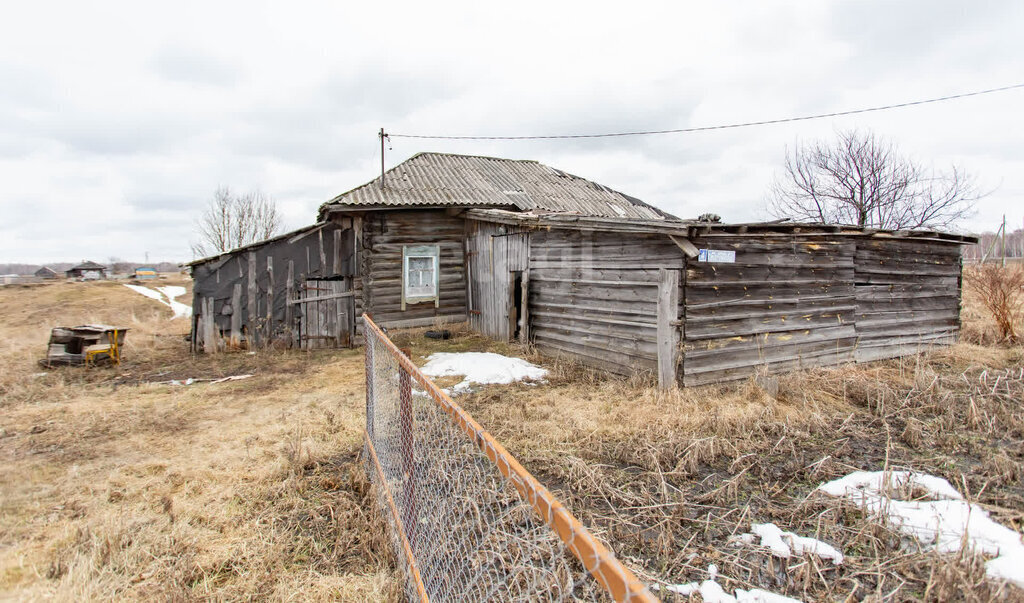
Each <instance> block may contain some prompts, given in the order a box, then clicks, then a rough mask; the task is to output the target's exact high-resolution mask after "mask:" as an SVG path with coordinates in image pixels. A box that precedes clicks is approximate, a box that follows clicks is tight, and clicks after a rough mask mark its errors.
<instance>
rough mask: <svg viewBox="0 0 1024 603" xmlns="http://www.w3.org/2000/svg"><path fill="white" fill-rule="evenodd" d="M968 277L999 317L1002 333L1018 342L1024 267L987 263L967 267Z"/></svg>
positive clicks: (992, 311) (965, 274) (1022, 306)
mask: <svg viewBox="0 0 1024 603" xmlns="http://www.w3.org/2000/svg"><path fill="white" fill-rule="evenodd" d="M964 280H965V281H967V284H968V285H969V286H970V287H971V288H972V289H973V292H974V293H975V294H976V295H977V296H978V297H979V298H980V300H981V303H982V305H983V306H984V307H985V309H986V310H988V312H989V314H991V316H992V318H993V319H995V321H996V325H997V326H998V328H999V334H1000V337H1001V338H1002V339H1003V340H1004V341H1008V342H1010V343H1018V342H1019V341H1020V336H1019V334H1018V332H1017V326H1018V324H1019V323H1020V320H1021V311H1022V309H1024V270H1021V269H1020V268H1017V267H1008V268H1004V267H1001V266H998V265H996V264H985V265H982V266H975V267H971V268H967V269H965V270H964Z"/></svg>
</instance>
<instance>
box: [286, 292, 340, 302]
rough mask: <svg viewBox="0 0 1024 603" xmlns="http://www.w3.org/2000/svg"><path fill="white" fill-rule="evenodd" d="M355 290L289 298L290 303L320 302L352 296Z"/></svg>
mask: <svg viewBox="0 0 1024 603" xmlns="http://www.w3.org/2000/svg"><path fill="white" fill-rule="evenodd" d="M355 293H356V292H355V291H344V292H342V293H329V294H327V295H318V296H317V297H300V298H298V299H289V300H288V304H289V305H294V304H304V303H306V302H320V301H327V300H329V299H341V298H343V297H352V296H353V295H355Z"/></svg>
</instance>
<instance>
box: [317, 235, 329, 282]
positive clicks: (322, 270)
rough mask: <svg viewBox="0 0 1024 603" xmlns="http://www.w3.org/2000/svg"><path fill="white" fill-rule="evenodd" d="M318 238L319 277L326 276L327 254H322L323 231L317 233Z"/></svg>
mask: <svg viewBox="0 0 1024 603" xmlns="http://www.w3.org/2000/svg"><path fill="white" fill-rule="evenodd" d="M317 236H318V237H319V238H320V270H319V274H320V276H327V254H325V253H324V231H322V230H321V231H320V232H318V233H317Z"/></svg>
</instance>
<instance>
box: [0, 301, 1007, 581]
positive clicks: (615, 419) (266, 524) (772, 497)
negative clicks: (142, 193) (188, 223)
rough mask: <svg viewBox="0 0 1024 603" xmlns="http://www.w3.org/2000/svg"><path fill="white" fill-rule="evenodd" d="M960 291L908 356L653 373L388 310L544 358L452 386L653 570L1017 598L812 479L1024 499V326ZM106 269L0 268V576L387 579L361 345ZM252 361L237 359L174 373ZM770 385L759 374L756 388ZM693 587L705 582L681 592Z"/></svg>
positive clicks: (971, 562) (971, 561)
mask: <svg viewBox="0 0 1024 603" xmlns="http://www.w3.org/2000/svg"><path fill="white" fill-rule="evenodd" d="M979 308H980V306H979V305H978V304H977V303H976V301H975V300H972V299H971V297H970V296H968V298H967V300H966V306H965V311H964V320H965V328H964V342H962V343H960V344H958V345H956V346H954V347H951V348H947V349H940V350H936V351H933V352H930V353H928V354H925V355H922V356H920V357H909V358H905V359H902V360H897V361H886V362H878V363H873V364H867V365H859V366H846V367H840V368H837V369H829V370H815V371H811V372H806V373H797V374H793V375H788V376H784V377H782V378H781V379H780V380H779V381H778V383H777V388H776V387H775V386H774V385H773V386H770V387H768V388H767V390H766V388H763V387H761V386H759V385H758V384H757V383H756V382H755V381H753V380H751V381H746V382H740V383H736V384H730V385H723V386H713V387H704V388H693V389H689V390H683V391H679V392H673V393H668V394H666V393H662V392H659V391H657V390H656V389H654V388H652V387H651V384H650V383H649V381H647V380H645V378H644V377H643V376H639V377H636V378H634V379H631V380H623V379H617V378H609V377H607V376H603V375H601V374H598V373H595V372H591V371H588V370H584V369H583V368H581V367H579V366H577V365H573V364H571V363H565V362H561V361H555V360H552V359H546V358H541V357H539V356H537V355H536V354H534V353H533V352H532V351H531V350H529V349H523V348H518V347H511V348H510V346H507V345H501V344H493V343H489V342H487V341H486V340H484V339H482V338H480V337H478V336H475V335H473V334H471V333H468V332H466V331H465V330H461V331H458V332H457V333H456V334H457V337H456V338H455V339H453V340H450V341H447V342H435V341H431V340H427V339H425V338H424V337H423V336H422V331H417V330H411V331H405V332H401V333H397V334H395V340H396V343H398V344H399V345H400V346H403V347H411V348H412V351H413V357H414V359H415V360H417V362H422V360H423V359H424V358H425V356H426V355H427V354H429V353H430V352H432V351H437V350H442V349H443V350H490V351H498V352H503V353H513V354H517V355H522V356H525V357H528V358H529V359H531V360H533V361H537V362H540V363H542V364H544V365H545V366H547V367H549V368H551V369H552V374H551V377H550V379H549V381H548V383H547V384H545V385H540V386H527V385H512V386H488V387H485V388H482V389H480V390H478V391H477V392H475V393H472V394H469V395H467V396H464V397H462V398H460V401H461V403H462V404H463V405H464V406H465V407H466V408H467V410H469V412H470V413H472V414H473V415H474V416H475V417H476V418H477V420H478V421H480V422H481V423H482V424H483V425H484V426H485V427H487V428H488V429H489V430H490V431H491V432H492V433H493V434H494V435H495V436H496V437H497V438H498V439H499V440H500V441H502V442H503V443H504V444H505V445H506V447H507V448H508V449H509V450H510V451H511V452H512V453H513V454H515V455H517V456H518V457H519V459H520V460H521V461H522V462H523V464H524V465H525V466H526V467H527V468H528V469H530V470H531V471H532V472H533V473H534V474H535V475H536V476H537V477H538V478H540V479H541V481H543V482H545V484H547V485H548V486H549V487H550V488H551V489H552V490H553V491H554V492H555V493H556V494H558V495H559V496H561V497H562V499H563V502H565V503H567V505H568V506H569V507H570V508H571V509H572V510H573V511H574V512H575V513H576V514H577V515H578V516H579V517H580V519H582V520H583V521H584V523H586V524H588V525H590V526H592V527H593V529H594V530H595V531H596V532H597V533H599V534H600V535H601V536H603V537H604V539H605V540H606V542H608V543H609V544H611V546H612V547H613V548H614V549H615V551H616V552H617V553H618V554H619V556H620V557H622V558H623V559H624V560H625V561H626V562H627V563H628V564H629V565H630V566H631V567H633V568H634V569H635V570H636V571H637V572H638V573H639V574H640V575H641V576H642V577H644V578H645V579H647V580H649V581H651V582H652V583H655V584H656V583H659V582H669V583H678V582H689V581H692V580H700V579H703V578H706V577H707V568H708V566H709V564H711V563H714V564H716V565H717V566H718V568H719V570H720V577H719V582H720V583H722V585H723V586H724V587H726V589H727V590H731V589H732V588H736V587H740V588H749V587H752V586H758V587H761V588H766V589H769V590H773V591H775V592H779V593H784V594H787V595H789V596H792V597H798V598H802V599H803V600H805V601H812V600H837V599H838V600H846V599H851V600H892V601H903V600H921V599H924V600H933V601H945V600H971V601H989V600H1022V599H1024V594H1022V593H1021V591H1020V590H1018V589H1015V588H1013V587H1009V586H1006V585H1001V584H998V583H995V582H992V581H990V580H986V578H985V573H984V567H983V565H982V559H980V558H978V557H973V556H970V555H946V556H939V555H935V554H932V553H928V552H922V551H917V550H914V549H913V547H909V546H908V545H907V543H906V541H905V539H904V538H901V537H900V535H899V533H898V532H897V531H896V530H895V529H894V528H893V526H891V525H887V524H885V523H884V522H881V521H874V520H871V519H869V518H867V517H866V516H865V514H864V513H863V511H861V510H860V509H859V508H857V507H856V506H854V505H852V504H850V503H844V502H841V501H839V500H837V499H828V498H825V497H823V496H821V495H818V494H814V493H813V490H814V488H815V486H816V485H817V484H819V483H821V482H822V481H825V480H828V479H832V478H835V477H839V476H841V475H844V474H846V473H848V472H849V471H851V470H853V469H870V470H878V469H882V468H883V467H889V468H912V469H918V470H921V471H926V472H928V473H932V474H935V475H939V476H942V477H945V478H946V479H948V480H949V481H950V482H951V483H953V484H955V485H956V486H957V487H958V488H959V489H960V490H961V491H962V492H963V493H964V494H966V495H967V496H968V497H969V498H970V499H971V500H972V501H973V502H977V503H978V504H981V505H982V506H983V507H984V508H985V509H987V510H988V511H989V512H990V513H991V514H992V516H993V518H995V519H997V520H998V521H1000V522H1001V523H1003V524H1004V525H1008V526H1012V527H1014V528H1016V529H1017V530H1018V531H1020V530H1021V526H1022V524H1024V373H1022V372H1021V371H1022V366H1024V348H1021V347H1014V346H1005V345H997V344H996V343H995V341H994V340H995V336H994V326H993V325H992V324H990V322H989V321H988V319H986V318H985V317H984V316H983V315H982V311H981V310H980V309H979ZM170 315H171V312H170V310H169V309H168V308H166V307H164V306H161V305H159V304H157V303H156V302H154V301H152V300H149V299H146V298H144V297H142V296H141V295H138V294H136V293H134V292H132V291H130V290H128V289H127V288H125V287H122V286H120V285H118V284H114V283H59V284H52V285H45V286H41V287H33V288H14V287H6V288H0V345H2V347H0V369H2V376H0V397H2V402H0V417H2V419H0V455H2V464H0V504H2V514H0V517H2V519H0V564H2V572H3V573H2V578H0V593H2V595H0V596H4V595H5V596H8V597H11V598H15V599H43V598H56V599H59V600H72V599H73V600H84V599H94V600H96V599H111V598H122V599H174V600H178V599H217V600H221V599H231V600H235V599H273V600H284V599H288V600H322V599H343V600H373V601H377V600H395V599H398V598H400V590H399V588H398V586H397V584H396V574H395V570H394V560H393V559H392V558H391V553H390V551H389V542H388V540H387V537H386V534H384V532H383V528H382V523H381V521H380V518H379V517H378V516H377V515H376V514H375V511H374V510H373V504H372V501H373V499H372V497H371V495H370V493H369V492H368V491H367V486H366V482H365V479H364V477H363V475H362V469H361V467H362V465H361V461H360V459H359V458H358V457H359V453H360V449H361V439H360V438H361V429H362V425H363V395H364V393H363V375H362V370H363V365H362V356H361V353H362V352H361V350H350V351H348V350H346V351H340V352H332V351H323V352H318V353H313V354H310V353H306V352H300V351H290V352H266V353H260V354H259V355H253V354H248V353H245V352H240V353H233V354H225V355H220V356H216V357H205V356H201V355H200V356H195V357H193V356H190V354H189V353H188V347H187V344H186V342H185V341H184V339H183V336H184V334H185V333H186V332H187V330H188V324H187V322H185V321H183V320H180V319H179V320H170ZM82 322H109V323H120V324H123V325H124V326H128V327H130V328H131V329H132V331H130V332H129V334H128V344H127V350H126V351H125V361H124V362H123V363H122V365H121V366H120V367H109V368H98V369H90V370H85V369H81V368H65V369H59V370H53V371H45V372H44V371H42V369H39V368H38V367H37V365H36V364H35V362H36V360H37V358H38V357H40V356H41V355H42V353H43V351H44V348H45V341H46V337H47V334H48V331H49V328H50V327H51V326H53V325H55V324H58V323H64V324H78V323H82ZM249 373H251V374H254V375H255V376H254V377H252V378H250V379H246V380H241V381H234V382H225V383H218V384H212V383H209V382H199V383H195V384H192V385H188V386H184V385H171V384H169V383H167V382H168V381H171V380H175V379H177V380H180V379H184V378H188V377H192V378H214V377H222V376H228V375H234V374H249ZM768 390H770V391H768ZM767 521H771V522H775V523H777V524H778V525H779V526H781V527H782V528H783V529H785V530H792V531H794V532H797V533H800V534H803V535H807V536H816V537H818V538H820V539H823V540H826V541H828V542H830V543H833V544H835V545H837V546H838V547H839V548H840V549H841V550H842V551H843V552H844V553H846V556H847V560H846V563H844V565H842V566H838V567H834V566H832V565H830V564H828V563H826V562H822V561H820V560H818V559H816V558H813V557H799V558H798V557H794V558H791V559H789V560H784V559H778V558H774V557H772V556H770V555H768V554H766V553H765V552H764V550H763V549H758V548H753V547H735V546H732V545H731V544H729V542H728V538H729V536H730V535H732V534H735V533H740V532H746V531H749V530H750V524H751V523H758V522H767ZM694 600H696V598H695V599H694Z"/></svg>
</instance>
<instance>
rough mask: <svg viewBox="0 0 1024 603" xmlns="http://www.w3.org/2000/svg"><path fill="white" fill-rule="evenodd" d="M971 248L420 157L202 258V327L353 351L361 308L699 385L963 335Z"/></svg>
mask: <svg viewBox="0 0 1024 603" xmlns="http://www.w3.org/2000/svg"><path fill="white" fill-rule="evenodd" d="M971 242H973V239H970V238H967V237H961V236H958V235H950V234H945V233H938V232H924V231H906V232H887V231H873V230H865V229H859V228H853V227H845V226H831V225H820V224H818V225H814V224H793V223H787V222H775V223H760V224H736V225H727V224H721V223H718V222H714V221H704V220H680V219H678V218H676V217H675V216H672V215H670V214H667V213H666V212H663V211H661V210H658V209H657V208H655V207H653V206H651V205H648V204H646V203H643V202H642V201H640V200H638V199H636V198H634V197H630V196H628V195H624V194H622V193H619V192H617V191H614V190H612V189H609V188H608V187H605V186H602V185H600V184H597V183H595V182H592V181H589V180H585V179H583V178H579V177H577V176H573V175H571V174H567V173H565V172H562V171H559V170H556V169H553V168H550V167H548V166H545V165H543V164H540V163H538V162H535V161H517V160H507V159H496V158H487V157H473V156H461V155H444V154H437V153H422V154H419V155H416V156H414V157H413V158H411V159H409V160H408V161H406V162H404V163H402V164H400V165H399V166H397V167H395V168H393V169H392V170H390V171H389V172H387V173H386V174H385V175H384V176H383V182H382V181H381V178H377V179H375V180H373V181H371V182H369V183H367V184H365V185H363V186H361V187H358V188H356V189H353V190H351V191H349V192H347V193H343V194H342V195H339V196H337V197H335V198H334V199H332V200H331V201H329V202H327V203H325V204H324V205H323V206H321V208H320V212H319V222H318V223H317V224H315V225H313V226H311V227H308V228H306V229H302V230H299V231H296V232H294V233H289V234H288V235H283V236H281V237H277V238H275V239H271V240H269V241H264V242H262V243H259V244H256V245H252V246H249V247H247V248H243V249H240V250H235V251H232V252H230V253H227V254H222V255H221V256H217V257H215V258H206V259H203V260H198V261H197V262H193V263H192V264H191V267H192V273H193V277H194V278H195V279H196V284H195V292H196V293H195V299H194V312H195V314H196V320H197V323H196V329H195V330H194V334H193V341H194V342H196V345H197V346H198V345H203V346H204V347H205V348H206V349H208V350H215V349H217V348H218V347H219V346H220V345H222V344H221V343H220V342H222V341H231V340H234V341H235V342H241V341H245V342H247V343H248V344H249V345H267V344H270V343H273V342H280V343H282V344H283V345H299V346H302V347H322V346H348V345H356V344H358V343H360V341H361V332H362V325H361V320H360V319H359V316H360V314H361V313H362V312H363V311H364V310H365V311H368V312H371V313H372V314H373V316H374V319H375V320H376V321H377V322H378V323H380V324H382V325H384V326H386V327H411V326H425V325H432V324H439V323H444V322H461V321H467V320H468V321H469V323H470V325H471V326H472V327H473V328H474V329H476V330H478V331H479V332H481V333H483V334H485V335H487V336H489V337H493V338H496V339H500V340H510V339H518V340H521V341H530V342H532V343H533V344H535V345H536V346H537V347H538V349H540V350H541V351H542V352H544V353H548V354H552V355H566V356H571V357H573V358H576V359H579V360H580V361H581V362H583V363H585V364H588V365H590V366H595V367H599V368H602V369H605V370H608V371H612V372H615V373H620V374H630V373H634V372H636V371H650V372H652V373H655V374H656V375H657V376H658V379H659V382H660V383H662V384H663V385H665V386H671V385H675V384H685V385H699V384H704V383H712V382H717V381H724V380H730V379H736V378H742V377H745V376H748V375H750V374H752V373H754V372H757V371H762V372H778V371H784V370H792V369H796V368H804V367H812V366H822V365H830V364H837V363H841V362H848V361H864V360H874V359H879V358H888V357H894V356H899V355H903V354H907V353H913V352H916V351H918V350H921V349H923V348H926V347H930V346H933V345H944V344H949V343H952V342H953V341H955V340H956V337H957V334H958V331H959V324H960V312H959V310H960V271H961V262H960V253H961V247H962V245H964V244H967V243H971Z"/></svg>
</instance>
